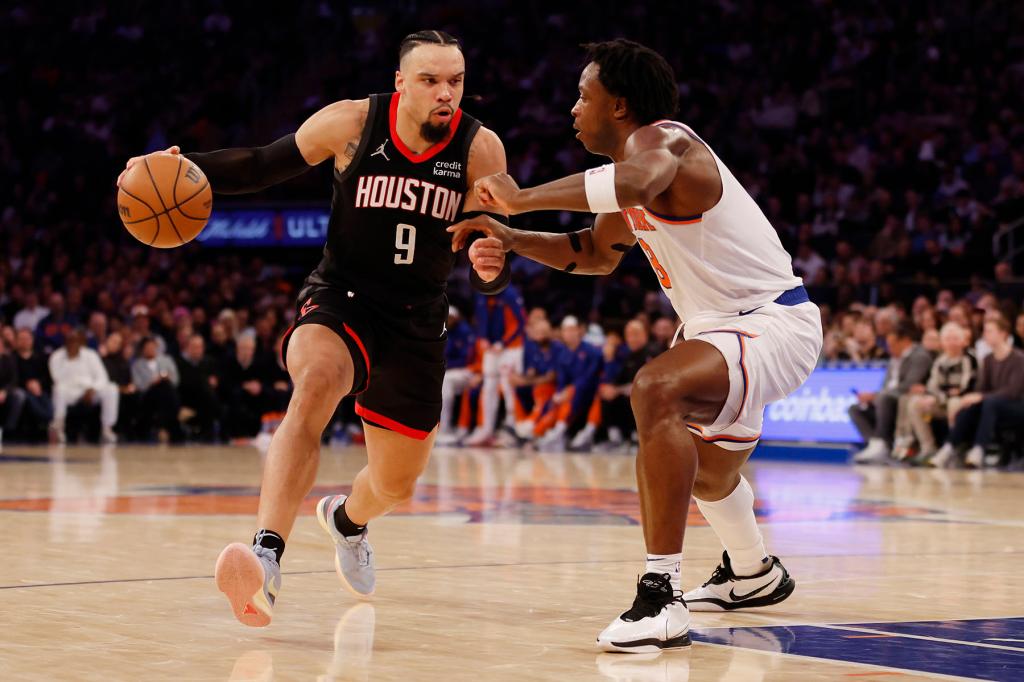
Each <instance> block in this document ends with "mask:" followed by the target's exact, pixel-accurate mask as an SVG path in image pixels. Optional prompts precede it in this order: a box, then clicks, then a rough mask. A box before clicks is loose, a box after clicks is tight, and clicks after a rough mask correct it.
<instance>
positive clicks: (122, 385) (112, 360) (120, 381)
mask: <svg viewBox="0 0 1024 682" xmlns="http://www.w3.org/2000/svg"><path fill="white" fill-rule="evenodd" d="M100 356H101V357H102V358H103V367H104V368H105V369H106V370H107V376H109V377H110V380H111V381H112V382H113V383H114V385H115V386H117V392H118V394H119V395H120V397H119V398H118V405H117V424H116V425H115V429H114V430H115V431H117V433H118V434H120V435H121V436H122V437H124V438H126V439H129V440H133V439H136V438H138V435H139V434H138V421H139V408H140V406H141V401H140V396H139V391H138V389H137V388H136V386H135V382H133V381H132V364H131V356H132V353H131V347H130V346H127V345H125V342H124V337H123V336H122V335H121V332H113V333H111V334H109V335H108V336H107V340H106V343H104V344H103V345H102V346H100Z"/></svg>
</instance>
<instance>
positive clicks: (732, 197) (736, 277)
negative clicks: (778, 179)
mask: <svg viewBox="0 0 1024 682" xmlns="http://www.w3.org/2000/svg"><path fill="white" fill-rule="evenodd" d="M654 125H657V126H659V127H662V128H678V129H681V130H682V131H684V132H685V133H686V134H688V135H690V136H691V137H693V138H694V139H695V140H697V141H698V142H700V143H701V144H704V146H706V147H707V148H708V151H710V152H711V155H712V156H713V157H714V159H715V164H716V165H717V166H718V172H719V174H720V175H721V177H722V198H721V199H719V201H718V203H717V204H715V205H714V206H713V207H712V208H711V209H710V210H708V211H705V212H704V213H703V214H702V215H695V216H667V215H660V214H657V213H654V212H653V211H651V210H650V209H647V208H644V207H635V208H627V209H624V210H623V211H622V213H623V215H624V216H625V218H626V222H627V223H628V224H629V226H630V227H631V228H632V230H633V234H635V235H636V238H637V241H638V242H639V243H640V247H641V248H642V249H643V251H644V253H645V254H646V255H647V259H648V260H649V261H650V262H651V267H652V268H654V271H655V273H656V274H657V275H658V279H659V281H660V282H661V287H662V289H663V290H664V291H665V295H666V296H668V298H669V300H670V301H671V302H672V307H673V308H675V311H676V313H677V314H678V315H679V317H680V318H682V320H683V322H686V321H688V320H690V319H693V318H694V317H697V316H700V315H710V316H719V315H736V314H737V313H745V312H746V311H750V310H753V309H754V308H758V307H760V306H763V305H766V304H768V303H770V302H772V301H774V300H775V298H776V297H778V296H779V294H781V293H782V292H784V291H788V290H789V289H792V288H794V287H798V286H800V285H801V284H802V283H803V282H802V280H801V279H800V278H799V277H797V276H795V275H794V274H793V262H792V259H791V258H790V255H789V253H787V252H786V250H785V249H784V248H783V247H782V242H780V241H779V237H778V234H776V232H775V228H773V227H772V225H771V223H769V222H768V218H766V217H765V215H764V213H763V212H762V211H761V208H760V207H759V206H758V205H757V203H755V202H754V200H753V199H752V198H751V196H750V195H749V194H748V193H747V191H746V190H745V189H744V188H743V185H741V184H740V183H739V181H738V180H736V178H735V176H733V174H732V173H731V172H730V171H729V169H728V168H727V167H726V166H725V164H724V163H722V160H721V159H719V158H718V155H717V154H715V152H714V151H713V150H712V149H711V147H710V146H708V145H707V143H705V142H704V141H703V140H702V139H700V138H699V137H698V136H697V134H696V133H694V132H693V130H692V129H690V128H689V127H688V126H686V125H683V124H682V123H677V122H675V121H659V122H657V123H655V124H654Z"/></svg>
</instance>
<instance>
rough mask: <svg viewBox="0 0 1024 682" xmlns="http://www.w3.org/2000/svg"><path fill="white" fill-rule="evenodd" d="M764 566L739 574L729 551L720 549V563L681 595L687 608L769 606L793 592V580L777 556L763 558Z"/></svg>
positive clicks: (794, 585) (697, 609) (698, 609)
mask: <svg viewBox="0 0 1024 682" xmlns="http://www.w3.org/2000/svg"><path fill="white" fill-rule="evenodd" d="M765 565H766V566H767V568H765V569H764V570H763V571H761V572H760V573H758V574H757V575H752V576H750V577H739V576H737V575H736V574H735V573H733V571H732V564H731V563H730V562H729V553H728V552H722V563H721V564H720V565H719V566H718V568H716V569H715V572H714V573H712V574H711V578H710V579H709V580H708V581H707V582H706V583H704V584H703V585H701V586H700V587H698V588H696V589H693V590H690V591H689V592H687V593H686V594H684V595H683V599H685V600H686V604H687V606H689V607H690V610H691V611H732V610H735V609H749V608H754V607H757V606H771V605H773V604H778V603H779V602H781V601H783V600H785V599H786V597H788V596H789V595H791V594H793V590H794V589H795V588H796V581H794V580H793V579H792V578H790V577H789V572H788V571H786V569H785V567H783V565H782V562H781V561H779V558H778V557H774V556H770V557H768V558H767V559H765Z"/></svg>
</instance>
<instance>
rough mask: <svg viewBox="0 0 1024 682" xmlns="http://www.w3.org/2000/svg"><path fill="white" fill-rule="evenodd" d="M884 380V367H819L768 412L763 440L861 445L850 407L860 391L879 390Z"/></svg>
mask: <svg viewBox="0 0 1024 682" xmlns="http://www.w3.org/2000/svg"><path fill="white" fill-rule="evenodd" d="M884 378H885V365H881V366H863V365H860V366H841V365H840V366H833V367H828V366H826V367H819V368H817V369H815V370H814V372H813V373H812V374H811V376H810V378H808V379H807V382H806V383H805V384H804V385H803V386H801V387H800V388H799V389H798V390H797V391H796V392H794V393H793V394H792V395H790V396H789V397H788V398H786V399H785V400H780V401H779V402H777V403H772V404H771V405H769V406H768V407H767V408H766V409H765V411H764V426H763V428H762V430H761V439H762V440H788V441H818V442H826V443H856V442H859V441H860V440H861V438H860V435H859V434H858V433H857V429H856V428H855V427H854V425H853V423H852V422H851V421H850V415H849V409H850V406H851V405H854V404H855V403H856V402H857V392H858V391H877V390H878V389H879V388H881V387H882V381H883V380H884Z"/></svg>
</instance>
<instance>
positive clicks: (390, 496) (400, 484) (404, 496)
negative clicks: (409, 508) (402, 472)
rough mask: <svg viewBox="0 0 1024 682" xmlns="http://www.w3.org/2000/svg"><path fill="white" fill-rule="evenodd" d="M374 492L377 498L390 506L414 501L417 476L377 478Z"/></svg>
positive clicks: (374, 481)
mask: <svg viewBox="0 0 1024 682" xmlns="http://www.w3.org/2000/svg"><path fill="white" fill-rule="evenodd" d="M373 492H374V494H375V495H376V496H377V498H378V499H379V500H381V501H383V502H385V503H387V504H389V505H396V504H401V503H403V502H406V501H408V500H411V499H412V496H413V493H415V492H416V477H415V476H412V477H410V476H391V477H383V476H379V477H375V478H374V479H373Z"/></svg>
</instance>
